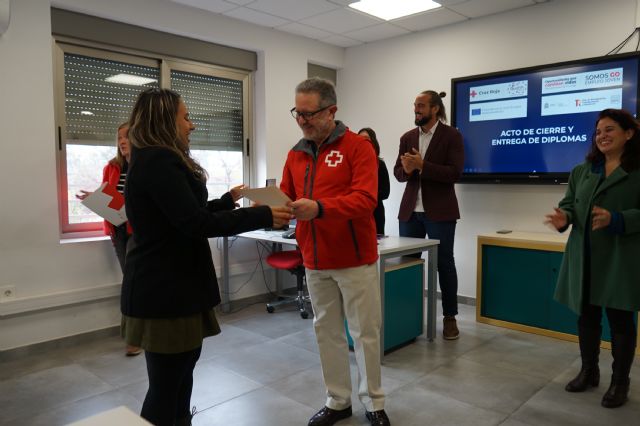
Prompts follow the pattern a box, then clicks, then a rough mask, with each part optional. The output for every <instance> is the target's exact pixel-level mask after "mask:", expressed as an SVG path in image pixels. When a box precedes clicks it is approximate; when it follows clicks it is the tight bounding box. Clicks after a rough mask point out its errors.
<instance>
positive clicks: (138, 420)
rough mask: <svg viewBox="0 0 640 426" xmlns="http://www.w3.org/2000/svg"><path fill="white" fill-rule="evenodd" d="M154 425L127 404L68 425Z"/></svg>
mask: <svg viewBox="0 0 640 426" xmlns="http://www.w3.org/2000/svg"><path fill="white" fill-rule="evenodd" d="M113 425H126V426H152V425H151V423H149V422H148V421H146V420H145V419H143V418H142V417H140V416H139V415H137V414H136V413H134V412H133V411H131V410H130V409H129V408H127V407H125V406H121V407H117V408H114V409H112V410H108V411H104V412H102V413H99V414H96V415H95V416H91V417H88V418H86V419H84V420H80V421H77V422H74V423H70V424H69V425H68V426H113Z"/></svg>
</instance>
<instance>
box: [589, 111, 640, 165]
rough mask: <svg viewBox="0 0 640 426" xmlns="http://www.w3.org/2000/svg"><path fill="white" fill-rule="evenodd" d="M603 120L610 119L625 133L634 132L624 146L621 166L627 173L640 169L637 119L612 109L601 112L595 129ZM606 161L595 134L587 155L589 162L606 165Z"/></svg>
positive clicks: (639, 134)
mask: <svg viewBox="0 0 640 426" xmlns="http://www.w3.org/2000/svg"><path fill="white" fill-rule="evenodd" d="M603 118H609V119H611V120H613V121H615V122H616V123H617V124H618V125H619V126H620V128H621V129H622V130H624V131H627V130H633V135H632V136H631V138H630V139H629V140H628V141H627V142H626V143H625V144H624V150H623V151H622V156H621V157H620V166H621V167H622V168H623V169H624V171H626V172H630V171H632V170H636V169H638V168H640V126H638V122H637V121H636V119H635V118H634V117H633V115H631V114H630V113H629V112H628V111H625V110H623V109H613V108H610V109H605V110H602V111H600V114H598V119H597V120H596V125H595V127H598V123H599V122H600V120H602V119H603ZM604 160H605V158H604V154H603V153H602V152H600V150H599V149H598V145H597V144H596V134H595V132H594V133H593V137H592V142H591V150H590V151H589V153H588V154H587V161H588V162H590V163H592V164H597V163H604Z"/></svg>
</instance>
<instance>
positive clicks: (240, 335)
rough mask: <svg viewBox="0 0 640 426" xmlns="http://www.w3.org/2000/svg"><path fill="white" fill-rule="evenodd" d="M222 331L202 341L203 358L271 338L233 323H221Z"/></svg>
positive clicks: (212, 356)
mask: <svg viewBox="0 0 640 426" xmlns="http://www.w3.org/2000/svg"><path fill="white" fill-rule="evenodd" d="M220 328H221V329H222V332H221V333H220V334H218V335H217V336H211V337H207V338H206V339H204V342H203V343H202V353H201V354H200V359H201V360H207V359H211V358H214V357H216V356H219V355H223V354H229V353H232V352H235V351H237V350H238V349H239V348H248V347H251V346H254V345H258V344H260V343H265V342H268V341H270V340H271V339H270V338H268V337H266V336H263V335H262V334H258V333H254V332H252V331H247V330H245V329H242V328H239V327H236V326H234V325H232V324H225V323H222V324H220Z"/></svg>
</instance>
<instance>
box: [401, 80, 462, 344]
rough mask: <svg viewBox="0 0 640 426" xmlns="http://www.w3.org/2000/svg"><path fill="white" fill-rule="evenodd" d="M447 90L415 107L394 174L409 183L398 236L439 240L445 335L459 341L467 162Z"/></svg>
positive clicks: (418, 99) (425, 96)
mask: <svg viewBox="0 0 640 426" xmlns="http://www.w3.org/2000/svg"><path fill="white" fill-rule="evenodd" d="M444 96H445V93H439V94H438V93H436V92H434V91H432V90H427V91H424V92H422V93H420V94H419V95H418V96H417V97H416V100H415V103H414V105H413V108H414V113H415V124H416V126H417V127H416V128H415V129H412V130H409V131H408V132H407V133H405V134H404V135H402V137H401V138H400V149H399V152H398V159H397V160H396V164H395V167H394V170H393V172H394V175H395V177H396V179H398V181H399V182H407V185H406V187H405V190H404V194H403V196H402V202H401V203H400V212H399V214H398V219H399V221H400V236H402V237H414V238H424V237H425V236H428V238H432V239H437V240H440V245H439V247H438V281H439V283H440V292H441V293H442V311H443V314H444V329H443V337H444V338H445V339H447V340H453V339H457V338H458V337H459V335H460V333H459V331H458V327H457V325H456V318H455V317H456V315H457V314H458V300H457V293H458V273H457V271H456V265H455V261H454V259H453V241H454V238H455V232H456V220H457V219H460V210H459V209H458V199H457V198H456V193H455V190H454V183H455V182H457V181H458V180H459V179H460V176H461V175H462V168H463V165H464V146H463V143H462V135H461V134H460V132H458V131H457V130H456V129H454V128H453V127H451V126H448V125H446V124H445V122H446V120H447V114H446V112H445V108H444V105H443V103H442V98H443V97H444Z"/></svg>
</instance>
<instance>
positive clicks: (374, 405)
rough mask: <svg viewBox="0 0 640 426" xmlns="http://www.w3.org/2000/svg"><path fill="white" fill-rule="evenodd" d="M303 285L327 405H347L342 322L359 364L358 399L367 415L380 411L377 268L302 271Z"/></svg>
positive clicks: (346, 354)
mask: <svg viewBox="0 0 640 426" xmlns="http://www.w3.org/2000/svg"><path fill="white" fill-rule="evenodd" d="M306 274H307V286H308V288H309V294H310V295H311V303H312V305H313V312H314V314H315V318H314V321H313V325H314V328H315V332H316V339H317V341H318V348H319V351H320V362H321V364H322V375H323V377H324V383H325V386H326V387H327V402H326V406H327V407H329V408H331V409H334V410H342V409H345V408H347V407H349V406H351V374H350V369H349V347H348V343H347V337H346V334H345V330H344V320H345V317H346V319H347V322H348V324H349V334H350V335H351V338H352V339H353V342H354V351H355V355H356V363H357V364H358V381H359V384H358V396H359V399H360V401H361V402H362V404H363V405H364V406H365V408H366V410H367V411H378V410H382V409H384V393H383V392H382V386H381V377H380V359H381V358H380V326H381V323H382V313H381V306H380V285H379V280H378V267H377V265H376V264H375V263H373V264H371V265H364V266H357V267H353V268H343V269H323V270H313V269H307V271H306Z"/></svg>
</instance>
